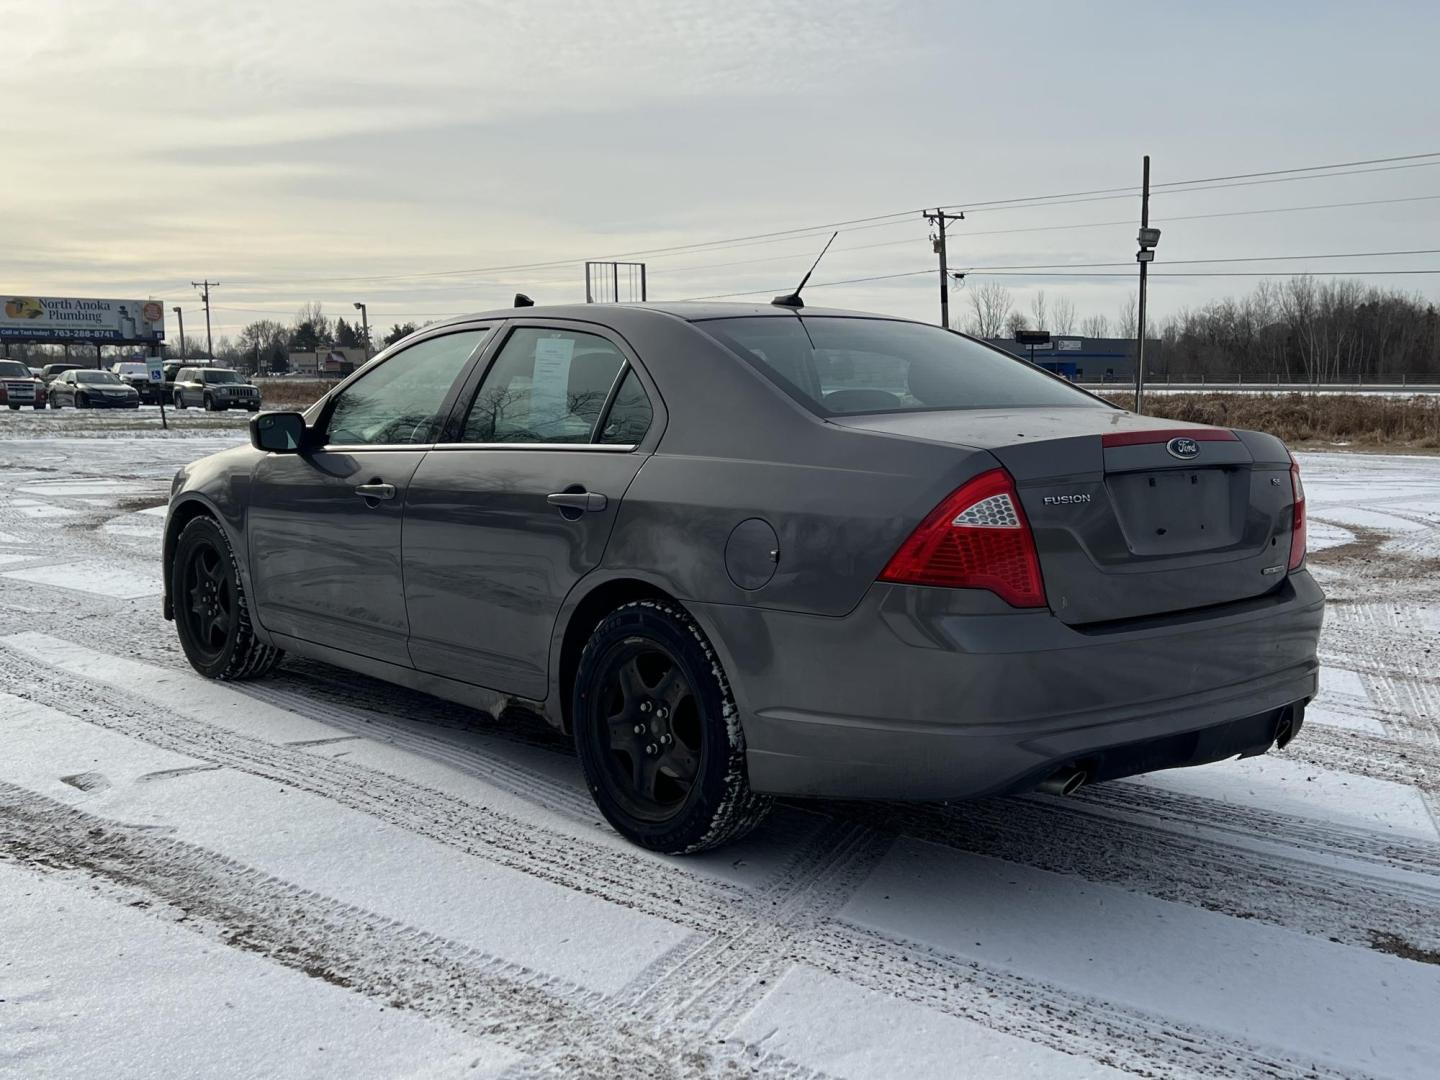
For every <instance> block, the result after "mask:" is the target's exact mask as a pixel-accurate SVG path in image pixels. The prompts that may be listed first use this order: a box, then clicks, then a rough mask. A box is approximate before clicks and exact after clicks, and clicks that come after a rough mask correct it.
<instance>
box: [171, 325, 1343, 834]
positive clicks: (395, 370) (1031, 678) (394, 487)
mask: <svg viewBox="0 0 1440 1080" xmlns="http://www.w3.org/2000/svg"><path fill="white" fill-rule="evenodd" d="M250 427H251V444H250V445H249V446H245V447H240V448H236V449H232V450H228V451H225V452H223V453H221V454H217V455H214V456H212V457H208V458H205V459H202V460H200V461H198V462H196V463H194V464H192V465H190V466H188V467H186V468H184V469H182V470H181V471H180V473H179V474H178V475H177V476H176V478H175V482H174V487H173V496H172V499H171V503H170V509H169V515H168V517H167V521H166V526H165V540H164V555H163V558H164V577H165V583H166V586H165V587H166V593H165V615H166V617H167V618H173V619H174V620H175V622H176V628H177V631H178V634H179V639H180V643H181V646H182V647H183V649H184V651H185V653H186V655H187V657H188V658H189V660H190V663H191V664H192V665H193V666H194V667H195V668H196V669H197V670H198V671H200V672H202V673H203V674H205V675H208V676H210V677H212V678H218V679H245V678H255V677H258V676H260V675H263V674H264V673H265V672H267V671H269V670H270V669H271V668H272V667H273V666H274V665H275V663H276V662H277V661H278V660H279V658H280V656H281V655H282V651H288V652H293V653H296V654H298V655H300V656H305V657H311V658H315V659H318V660H322V661H326V662H329V663H332V664H336V665H339V666H341V667H345V668H350V669H353V670H355V671H360V672H365V673H367V674H370V675H374V676H378V677H379V678H382V679H388V680H390V681H392V682H396V683H400V684H402V685H406V686H410V687H414V688H418V689H421V690H424V691H427V692H430V693H434V694H438V695H440V696H442V697H447V698H452V699H454V700H457V701H463V702H468V703H470V704H472V705H475V706H478V707H488V708H495V707H497V706H498V705H499V704H502V703H504V702H507V701H509V702H519V703H522V704H524V705H526V706H528V707H529V708H532V709H534V710H537V711H538V712H540V713H541V714H543V715H544V716H545V717H546V718H547V719H548V720H549V721H550V722H551V723H553V724H555V725H557V726H558V727H560V728H562V729H564V730H566V731H568V732H570V733H571V734H572V735H573V738H574V740H575V745H576V749H577V751H578V754H579V759H580V764H581V767H582V769H583V771H584V774H585V778H586V781H587V784H588V786H589V788H590V790H591V792H592V793H593V795H594V798H595V801H596V802H597V804H598V805H599V807H600V810H601V811H602V813H603V814H604V815H605V817H606V818H607V819H608V820H609V821H610V822H611V824H612V825H614V827H615V828H616V829H617V830H619V831H620V832H621V833H622V834H624V835H625V836H627V837H629V838H630V839H631V840H633V841H634V842H636V843H638V844H641V845H644V846H645V847H648V848H652V849H655V850H658V851H665V852H689V851H697V850H700V849H702V848H706V847H711V846H713V845H715V844H718V843H721V842H723V841H726V840H729V839H732V838H734V837H737V836H739V835H741V834H743V833H744V832H746V831H747V830H748V829H750V828H751V827H752V826H753V825H754V824H755V823H756V822H757V821H759V820H760V818H761V817H763V816H764V813H765V811H766V808H767V807H768V806H769V805H770V799H771V796H775V795H787V796H825V797H838V798H879V799H919V800H949V799H968V798H974V797H979V796H991V795H1000V794H1005V793H1011V792H1022V791H1033V790H1037V789H1038V790H1040V791H1045V792H1053V793H1056V794H1068V793H1070V792H1072V791H1073V790H1075V789H1076V788H1077V787H1079V786H1080V785H1082V784H1086V783H1094V782H1096V781H1105V780H1112V779H1115V778H1117V777H1123V776H1128V775H1132V774H1134V773H1138V772H1148V771H1152V770H1155V769H1163V768H1170V767H1177V766H1186V765H1197V764H1201V763H1205V762H1212V761H1219V760H1221V759H1224V758H1229V757H1235V756H1236V755H1241V756H1245V755H1251V754H1258V753H1262V752H1265V751H1267V750H1269V749H1271V748H1272V747H1283V746H1285V744H1286V743H1287V742H1288V741H1289V740H1290V739H1291V738H1293V737H1294V736H1295V734H1296V733H1297V732H1298V731H1299V730H1300V726H1301V724H1302V722H1303V718H1304V712H1305V706H1306V703H1307V702H1308V701H1309V700H1310V698H1311V697H1312V696H1313V695H1314V693H1315V690H1316V678H1317V660H1316V644H1317V639H1318V636H1319V632H1320V624H1321V619H1322V615H1323V608H1324V597H1323V595H1322V594H1321V591H1320V589H1319V588H1318V587H1317V586H1316V584H1315V582H1314V581H1313V580H1312V578H1311V576H1310V574H1309V573H1308V572H1307V570H1306V567H1305V499H1304V491H1303V488H1302V486H1301V483H1300V470H1299V467H1298V466H1297V465H1296V463H1295V461H1294V459H1293V458H1292V457H1291V455H1290V454H1289V452H1288V451H1287V450H1286V448H1285V446H1284V445H1283V444H1282V443H1281V442H1280V440H1278V439H1276V438H1274V437H1273V436H1270V435H1266V434H1262V433H1259V432H1254V431H1232V430H1229V429H1225V428H1218V427H1207V426H1203V425H1196V424H1177V423H1175V422H1174V421H1165V420H1156V419H1152V418H1149V417H1144V416H1136V415H1132V414H1130V413H1127V412H1124V411H1122V410H1120V409H1118V408H1115V407H1114V406H1112V405H1110V404H1108V403H1107V402H1105V401H1103V400H1101V399H1100V398H1098V397H1095V396H1093V395H1091V394H1089V393H1087V392H1085V391H1084V390H1081V389H1079V388H1077V387H1075V386H1073V385H1071V384H1069V383H1067V382H1065V381H1064V380H1063V379H1060V378H1057V377H1055V376H1053V375H1051V374H1048V373H1046V372H1044V371H1042V370H1040V369H1038V368H1036V367H1033V366H1031V365H1029V364H1027V363H1026V362H1024V361H1023V360H1021V359H1019V358H1017V357H1014V356H1012V355H1010V354H1009V353H1005V352H1002V351H1000V350H997V349H994V348H992V347H990V346H988V345H986V344H984V343H983V342H980V341H977V340H974V339H971V338H968V337H966V336H964V335H961V334H957V333H953V332H950V331H947V330H942V329H938V328H936V327H934V326H929V325H925V324H920V323H914V322H907V321H904V320H900V319H893V318H884V317H878V316H861V315H857V314H854V313H850V312H843V311H820V310H813V311H812V310H808V309H807V310H803V311H802V310H800V309H798V308H797V307H796V306H795V305H794V303H793V301H790V302H786V303H778V304H774V305H736V304H668V305H667V304H650V305H631V304H625V305H612V306H607V307H600V306H580V305H577V306H573V307H552V308H541V307H525V308H516V309H511V310H506V311H495V312H491V313H489V314H486V315H479V316H474V317H470V318H464V319H457V320H452V321H449V322H446V323H443V324H440V325H436V326H431V327H427V328H426V329H425V330H424V331H423V332H421V333H419V334H416V335H412V336H410V337H408V338H406V339H405V340H404V341H403V342H398V343H396V345H394V346H392V347H391V348H390V349H387V350H386V351H385V352H384V353H382V354H381V355H380V356H379V357H377V358H376V359H375V360H374V361H373V362H371V363H370V364H368V365H366V366H365V367H363V368H362V369H361V370H359V371H358V372H356V373H355V374H354V375H352V376H351V377H350V378H348V379H346V380H345V381H344V382H343V383H342V384H340V385H339V386H338V387H337V389H335V390H334V391H332V392H331V393H330V394H328V395H327V396H326V397H325V398H323V399H321V400H320V401H319V402H317V403H316V404H315V405H314V406H312V407H311V408H310V409H308V410H307V411H305V412H304V413H298V412H272V413H264V414H261V415H259V416H257V417H254V418H252V419H251V422H250ZM402 533H403V544H402Z"/></svg>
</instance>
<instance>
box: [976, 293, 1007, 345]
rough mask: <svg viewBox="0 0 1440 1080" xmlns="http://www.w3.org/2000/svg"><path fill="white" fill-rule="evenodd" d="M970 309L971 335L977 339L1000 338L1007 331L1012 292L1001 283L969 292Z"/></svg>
mask: <svg viewBox="0 0 1440 1080" xmlns="http://www.w3.org/2000/svg"><path fill="white" fill-rule="evenodd" d="M968 292H969V295H970V308H971V311H972V312H973V315H972V316H971V319H970V327H969V330H970V333H972V334H974V335H975V336H976V337H981V338H994V337H999V336H1000V335H1001V333H1002V332H1003V331H1004V330H1005V321H1006V320H1007V319H1008V318H1009V317H1010V309H1011V299H1010V290H1009V289H1007V288H1005V286H1004V285H1001V284H1000V283H999V282H993V281H992V282H989V283H987V284H985V285H981V286H980V287H978V288H975V289H970V290H968Z"/></svg>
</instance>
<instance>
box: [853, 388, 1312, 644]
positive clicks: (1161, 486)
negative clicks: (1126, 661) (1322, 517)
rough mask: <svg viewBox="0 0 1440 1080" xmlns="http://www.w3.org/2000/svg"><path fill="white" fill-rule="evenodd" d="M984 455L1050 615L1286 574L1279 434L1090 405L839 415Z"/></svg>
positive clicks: (1103, 611) (1258, 582)
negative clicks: (1027, 530)
mask: <svg viewBox="0 0 1440 1080" xmlns="http://www.w3.org/2000/svg"><path fill="white" fill-rule="evenodd" d="M834 422H836V423H839V424H842V425H844V426H847V427H851V428H861V429H866V430H871V431H877V432H883V433H886V434H891V435H897V436H903V437H909V438H918V439H924V440H926V441H935V442H947V443H952V444H958V445H963V446H967V447H974V448H980V449H984V450H987V451H989V452H990V454H992V455H993V456H994V457H995V458H996V459H997V460H998V461H999V462H1000V464H1002V465H1003V466H1004V467H1005V468H1006V469H1007V470H1008V471H1009V473H1010V474H1011V476H1013V477H1014V479H1015V483H1016V487H1017V491H1018V494H1019V497H1020V501H1021V504H1022V506H1023V507H1024V510H1025V515H1026V517H1027V518H1028V520H1029V523H1030V527H1031V529H1032V531H1033V533H1034V536H1035V543H1036V547H1037V550H1038V553H1039V557H1040V566H1041V572H1042V575H1043V577H1044V581H1045V591H1046V596H1047V598H1048V600H1049V603H1050V607H1051V609H1052V610H1053V611H1054V612H1055V614H1056V615H1057V616H1058V617H1059V618H1060V619H1062V620H1064V621H1065V622H1068V623H1071V624H1075V625H1087V624H1094V623H1101V622H1110V621H1113V620H1118V619H1134V618H1140V617H1144V616H1151V615H1163V614H1166V613H1171V612H1176V611H1183V610H1190V609H1194V608H1200V607H1207V606H1211V605H1215V604H1223V603H1227V602H1230V601H1235V600H1243V599H1248V598H1250V597H1253V596H1257V595H1260V594H1263V593H1265V592H1268V591H1269V590H1271V589H1273V588H1274V587H1276V586H1277V585H1278V584H1279V583H1280V581H1281V580H1282V579H1283V577H1284V575H1285V572H1286V562H1287V557H1288V554H1289V536H1290V527H1291V508H1292V505H1293V501H1294V499H1293V495H1292V491H1291V486H1290V477H1289V468H1290V461H1289V457H1288V455H1287V454H1286V453H1285V451H1284V448H1283V446H1281V445H1280V443H1279V442H1278V440H1275V439H1272V438H1270V437H1269V436H1263V435H1255V434H1254V433H1249V432H1243V433H1236V432H1232V431H1228V430H1225V429H1223V428H1212V427H1205V426H1201V425H1184V424H1176V423H1174V422H1173V421H1164V420H1155V419H1152V418H1149V417H1140V416H1134V415H1133V414H1129V413H1123V412H1117V411H1112V410H1108V409H1101V408H1075V409H1047V410H1028V409H1018V410H1003V411H997V410H985V411H978V412H973V413H971V412H965V411H946V412H943V413H938V412H934V413H911V414H893V413H892V414H885V415H876V416H851V417H843V418H836V420H835V421H834Z"/></svg>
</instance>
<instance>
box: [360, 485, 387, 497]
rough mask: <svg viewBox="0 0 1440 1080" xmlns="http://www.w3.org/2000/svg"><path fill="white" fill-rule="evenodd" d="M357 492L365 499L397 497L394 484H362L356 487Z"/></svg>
mask: <svg viewBox="0 0 1440 1080" xmlns="http://www.w3.org/2000/svg"><path fill="white" fill-rule="evenodd" d="M355 494H356V495H359V496H360V497H361V498H364V499H393V498H394V497H395V485H394V484H379V483H376V484H361V485H360V486H359V487H357V488H356V489H355Z"/></svg>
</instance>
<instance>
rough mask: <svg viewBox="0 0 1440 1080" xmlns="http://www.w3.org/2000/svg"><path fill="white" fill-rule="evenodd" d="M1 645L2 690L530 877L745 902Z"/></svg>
mask: <svg viewBox="0 0 1440 1080" xmlns="http://www.w3.org/2000/svg"><path fill="white" fill-rule="evenodd" d="M12 657H13V654H12V653H10V652H9V651H8V650H4V651H0V687H3V688H4V689H6V690H7V691H8V692H10V693H13V694H15V695H16V696H17V697H24V698H29V699H32V700H36V701H39V702H41V703H43V704H46V705H49V706H51V707H52V708H55V709H57V710H59V711H61V712H64V713H67V714H69V715H71V716H74V717H75V718H77V719H80V720H84V721H86V722H88V723H93V724H95V725H97V726H99V727H104V728H108V729H110V730H114V731H118V732H120V733H121V734H124V735H128V736H130V737H132V738H136V739H139V740H141V741H142V742H147V743H150V744H151V745H154V746H158V747H161V748H162V749H167V750H173V751H175V752H177V753H181V754H185V755H187V756H189V757H193V758H198V759H200V760H202V761H207V762H211V763H214V764H218V765H224V766H227V767H229V768H232V769H236V770H237V771H240V772H245V773H249V774H251V775H255V776H261V777H264V778H266V779H271V780H275V781H277V782H279V783H282V784H287V785H289V786H291V787H294V788H297V789H299V790H301V791H306V792H309V793H311V794H314V795H318V796H320V797H322V798H327V799H330V800H331V801H333V802H336V803H339V804H340V805H342V806H346V807H349V808H350V809H353V810H358V811H360V812H362V813H365V814H369V815H370V816H372V817H374V818H376V819H378V820H381V821H385V822H387V823H389V824H391V825H394V826H396V827H398V828H401V829H404V830H406V831H407V832H411V833H414V834H416V835H418V836H423V837H426V838H427V839H430V840H434V841H435V842H437V843H440V844H444V845H446V846H447V847H451V848H454V849H456V850H458V851H463V852H465V853H467V854H470V855H474V856H476V857H478V858H482V859H485V860H487V861H489V862H492V863H495V864H496V865H499V866H504V867H507V868H509V869H512V870H518V871H520V872H521V873H525V874H529V875H531V876H532V877H536V878H539V879H540V880H543V881H547V882H550V883H551V884H555V885H560V886H562V887H564V888H568V889H574V890H576V891H579V892H584V893H587V894H590V895H594V896H599V897H601V898H603V899H605V900H608V901H610V902H612V903H615V904H620V905H622V906H625V907H630V908H634V909H635V910H637V911H641V912H644V913H645V914H647V915H653V916H656V917H657V918H661V919H665V920H667V921H669V922H671V923H676V924H678V925H682V926H687V927H689V928H691V929H694V930H701V931H706V932H712V933H713V932H716V931H717V930H719V929H720V928H721V927H723V926H724V925H725V923H726V921H727V919H728V918H729V913H730V911H731V910H732V909H733V907H734V906H735V905H736V904H737V903H739V902H741V901H743V899H744V898H745V895H746V893H745V890H744V889H742V888H741V887H740V886H737V885H733V884H730V883H728V882H724V881H720V880H718V879H714V878H708V877H703V876H701V875H699V874H694V873H690V872H689V871H686V870H683V869H681V868H679V867H678V866H674V865H671V864H667V863H665V862H662V861H661V860H660V859H658V858H656V857H651V856H647V855H645V854H644V853H642V852H640V851H638V850H633V851H632V850H627V849H625V848H618V847H607V846H604V845H602V844H598V843H594V842H593V841H588V840H585V839H584V838H583V837H577V836H572V835H568V834H565V833H560V832H557V831H555V830H552V829H547V828H546V827H545V826H544V825H542V824H539V823H536V822H531V821H523V820H520V819H518V818H515V817H513V816H511V815H509V814H505V813H503V812H500V811H497V810H492V809H488V808H486V807H483V806H477V805H475V804H472V803H469V802H466V801H465V800H463V799H460V798H457V797H455V796H452V795H448V794H445V793H443V792H440V791H436V790H434V789H431V788H427V787H425V786H423V785H421V784H417V783H414V782H412V781H409V780H403V779H400V778H398V777H395V776H392V775H390V774H389V773H385V772H381V771H379V770H376V769H372V768H368V767H365V766H361V765H357V764H354V763H350V762H346V761H345V760H344V759H343V758H333V757H329V756H326V755H324V754H317V753H315V752H312V751H308V750H306V749H304V748H303V747H286V746H277V745H275V744H273V743H268V742H265V741H263V740H261V739H256V738H252V737H249V736H243V735H237V734H235V733H233V732H230V731H227V730H224V729H222V728H218V727H215V726H213V725H207V724H202V723H199V722H197V721H194V720H188V719H185V718H183V717H179V716H176V715H175V714H173V713H170V712H168V711H166V710H164V709H157V708H156V707H155V706H154V705H153V704H151V703H149V702H145V701H144V700H143V699H141V700H138V701H137V700H135V699H133V698H131V697H130V696H129V695H128V694H125V693H123V692H120V691H117V690H115V689H113V688H111V687H108V686H105V685H104V684H87V685H84V686H77V685H75V682H74V680H72V679H66V678H64V677H57V675H56V674H54V673H52V672H50V671H48V670H47V669H43V668H40V667H37V666H34V665H26V666H25V667H24V668H23V670H20V669H18V666H17V665H16V664H15V663H14V661H13V659H12Z"/></svg>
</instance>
